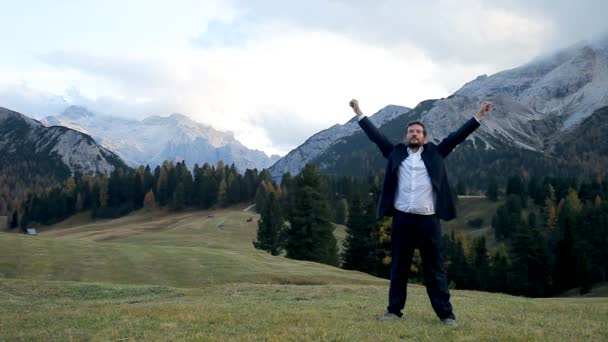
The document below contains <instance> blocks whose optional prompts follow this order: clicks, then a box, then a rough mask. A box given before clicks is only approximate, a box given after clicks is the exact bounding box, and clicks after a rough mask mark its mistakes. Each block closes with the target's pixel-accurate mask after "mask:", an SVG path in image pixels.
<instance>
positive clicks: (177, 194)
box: [172, 183, 186, 210]
mask: <svg viewBox="0 0 608 342" xmlns="http://www.w3.org/2000/svg"><path fill="white" fill-rule="evenodd" d="M172 207H173V210H182V209H184V208H185V207H186V192H185V191H184V183H179V184H177V186H176V187H175V191H174V192H173V201H172Z"/></svg>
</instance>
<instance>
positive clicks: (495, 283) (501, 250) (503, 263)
mask: <svg viewBox="0 0 608 342" xmlns="http://www.w3.org/2000/svg"><path fill="white" fill-rule="evenodd" d="M510 271H511V261H510V260H509V253H508V251H507V247H506V245H505V244H504V243H501V244H500V245H498V247H497V248H496V253H494V257H493V258H492V263H491V266H490V275H489V279H488V288H489V290H490V291H495V292H503V293H508V292H509V290H510V289H511V286H510V284H511V277H510Z"/></svg>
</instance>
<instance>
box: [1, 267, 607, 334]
mask: <svg viewBox="0 0 608 342" xmlns="http://www.w3.org/2000/svg"><path fill="white" fill-rule="evenodd" d="M409 292H410V296H409V300H408V306H407V313H406V315H407V316H406V318H405V319H402V320H400V321H396V322H378V321H376V320H375V318H376V316H377V315H378V314H380V313H381V312H382V310H383V309H382V308H383V306H384V305H385V300H386V286H374V285H322V286H289V285H254V284H228V285H210V286H205V287H201V288H196V289H183V288H181V289H180V288H171V287H160V286H135V285H108V284H93V283H71V282H38V281H22V280H2V279H0V303H1V304H2V305H0V315H1V317H2V318H3V319H2V320H0V339H1V337H5V338H6V339H7V340H21V339H24V340H73V339H75V340H85V339H86V340H89V339H90V340H103V341H109V340H114V341H116V340H141V341H143V340H145V341H148V340H157V341H167V340H199V341H200V340H205V341H207V340H214V341H226V340H267V341H285V340H331V341H393V340H401V339H406V340H418V341H419V340H429V341H445V340H450V341H451V340H467V341H471V340H473V341H475V340H519V341H529V340H547V341H576V340H581V341H582V340H585V341H590V340H597V341H602V340H603V341H605V340H606V339H607V338H608V331H607V329H606V325H605V323H606V319H607V318H608V299H605V298H604V299H526V298H518V297H511V296H506V295H497V294H488V293H478V292H469V291H454V293H453V304H454V307H455V308H456V314H457V315H458V319H459V322H460V323H459V326H458V327H456V328H446V327H442V326H440V325H439V324H438V321H437V319H436V318H435V317H434V315H433V313H432V310H431V309H430V305H429V303H428V299H427V298H426V293H425V291H424V289H423V288H422V287H420V286H416V285H413V286H410V291H409Z"/></svg>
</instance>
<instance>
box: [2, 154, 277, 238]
mask: <svg viewBox="0 0 608 342" xmlns="http://www.w3.org/2000/svg"><path fill="white" fill-rule="evenodd" d="M270 180H271V177H270V173H269V172H268V171H266V170H264V171H262V172H259V171H258V170H257V169H253V170H252V169H247V170H245V172H244V173H243V174H240V173H238V172H237V169H236V167H235V166H234V164H232V165H230V166H228V165H225V164H224V163H223V162H221V161H220V162H219V163H218V164H217V165H209V164H207V163H205V164H203V165H202V166H199V165H198V164H197V165H195V166H194V168H193V170H192V171H190V170H189V169H188V168H187V167H186V163H185V162H183V161H182V162H178V163H175V164H174V163H173V162H169V161H167V162H165V163H163V165H159V166H157V167H156V168H155V169H154V170H151V168H150V167H149V166H145V167H144V166H140V167H139V168H135V169H130V168H129V169H127V168H116V169H115V170H114V171H113V172H112V173H111V174H110V175H109V176H105V175H95V176H91V175H87V174H85V175H75V176H73V177H69V178H68V179H67V180H66V181H65V182H63V183H61V184H60V185H59V186H54V187H52V188H50V189H48V190H46V191H42V192H38V193H33V192H30V193H29V194H28V195H27V197H26V198H25V199H24V200H23V201H22V202H20V203H18V204H16V205H14V206H13V207H12V208H10V210H9V213H8V214H9V215H8V217H7V220H8V222H7V226H8V227H9V228H17V227H21V228H23V229H25V228H26V227H27V226H28V225H31V224H36V223H39V224H47V225H48V224H53V223H56V222H59V221H61V220H63V219H65V218H67V217H69V216H71V215H73V214H75V213H78V212H82V211H87V210H90V211H91V213H92V216H93V217H119V216H122V215H125V214H127V213H129V212H131V211H133V210H137V209H141V208H154V207H162V208H169V209H171V210H182V209H185V208H198V209H208V208H211V207H226V206H229V205H233V204H237V203H243V202H251V201H253V199H254V196H255V192H256V189H257V187H258V184H259V183H261V182H262V181H266V182H269V181H270Z"/></svg>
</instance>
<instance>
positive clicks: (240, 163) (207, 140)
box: [42, 106, 280, 172]
mask: <svg viewBox="0 0 608 342" xmlns="http://www.w3.org/2000/svg"><path fill="white" fill-rule="evenodd" d="M42 123H44V124H45V125H47V126H57V125H58V126H65V127H69V128H72V129H75V130H78V131H80V132H84V133H87V134H90V135H91V136H92V137H93V138H94V139H95V140H96V141H97V142H98V143H99V144H101V145H102V146H104V147H106V148H108V149H110V150H112V151H114V152H116V153H117V154H118V155H119V156H121V157H122V158H123V159H124V160H125V161H126V162H127V163H128V164H129V165H131V166H133V167H136V166H139V165H150V166H152V167H154V166H156V165H160V164H162V163H163V162H164V161H165V160H172V161H182V160H185V161H186V163H187V164H188V166H190V167H193V166H194V164H196V163H198V164H199V165H202V164H204V163H209V164H212V165H213V164H216V163H217V162H218V161H220V160H222V161H223V162H224V163H225V164H227V165H229V164H232V163H234V164H235V166H236V167H237V169H238V170H239V171H240V172H243V171H245V169H247V168H250V169H253V168H258V169H261V168H267V167H269V166H270V165H272V164H273V163H274V162H275V161H277V160H278V159H279V158H280V157H279V156H276V155H275V156H271V157H269V156H267V155H266V154H265V153H264V152H262V151H258V150H251V149H248V148H247V147H245V146H243V144H241V143H240V142H239V141H237V140H236V139H235V138H234V135H233V134H232V133H226V132H220V131H217V130H215V129H213V128H212V127H211V126H207V125H204V124H201V123H198V122H195V121H193V120H191V119H190V118H188V117H187V116H184V115H181V114H172V115H170V116H167V117H162V116H150V117H147V118H145V119H144V120H141V121H137V120H127V119H122V118H117V117H113V116H107V115H96V114H94V113H91V112H89V111H88V110H87V109H86V108H83V107H76V106H71V107H68V108H67V109H66V110H65V111H64V112H63V113H62V114H61V115H58V116H49V117H46V118H44V119H43V120H42Z"/></svg>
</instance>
